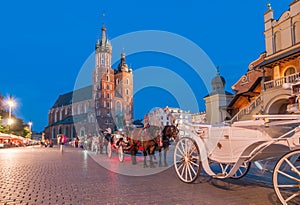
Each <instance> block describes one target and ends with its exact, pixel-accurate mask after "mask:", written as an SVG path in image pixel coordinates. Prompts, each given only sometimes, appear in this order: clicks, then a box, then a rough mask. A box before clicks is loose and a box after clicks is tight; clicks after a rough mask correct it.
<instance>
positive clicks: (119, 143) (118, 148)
mask: <svg viewBox="0 0 300 205" xmlns="http://www.w3.org/2000/svg"><path fill="white" fill-rule="evenodd" d="M106 138H107V140H108V145H107V155H108V157H109V158H111V157H112V155H113V152H116V153H118V157H119V161H120V162H123V161H124V152H130V149H131V146H130V143H129V141H128V140H127V137H126V136H125V134H124V133H122V132H118V133H114V134H110V133H107V134H106Z"/></svg>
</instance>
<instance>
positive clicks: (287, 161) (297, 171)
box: [284, 159, 300, 176]
mask: <svg viewBox="0 0 300 205" xmlns="http://www.w3.org/2000/svg"><path fill="white" fill-rule="evenodd" d="M284 161H286V163H288V165H290V167H291V168H292V169H291V170H292V171H293V172H295V173H297V174H298V176H300V172H299V170H298V169H297V168H296V167H295V166H294V165H293V164H292V163H291V162H290V160H288V159H285V160H284Z"/></svg>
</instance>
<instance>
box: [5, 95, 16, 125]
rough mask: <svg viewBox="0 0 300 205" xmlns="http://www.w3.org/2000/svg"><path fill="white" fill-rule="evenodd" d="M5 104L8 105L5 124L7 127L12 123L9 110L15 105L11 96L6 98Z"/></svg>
mask: <svg viewBox="0 0 300 205" xmlns="http://www.w3.org/2000/svg"><path fill="white" fill-rule="evenodd" d="M6 104H7V105H8V107H9V110H8V121H7V124H8V128H10V125H12V123H13V119H12V118H11V111H12V108H13V107H14V106H15V105H16V103H15V101H14V100H13V98H12V96H9V99H8V100H7V102H6Z"/></svg>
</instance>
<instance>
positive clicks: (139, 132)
mask: <svg viewBox="0 0 300 205" xmlns="http://www.w3.org/2000/svg"><path fill="white" fill-rule="evenodd" d="M160 132H161V129H160V128H159V127H157V126H147V127H144V128H134V129H131V130H129V131H128V136H129V139H130V140H129V141H130V144H131V157H132V164H136V154H137V152H138V150H142V151H143V154H144V167H148V165H147V161H146V159H147V156H149V157H150V167H154V163H153V155H154V152H155V149H156V148H157V144H158V142H159V140H160Z"/></svg>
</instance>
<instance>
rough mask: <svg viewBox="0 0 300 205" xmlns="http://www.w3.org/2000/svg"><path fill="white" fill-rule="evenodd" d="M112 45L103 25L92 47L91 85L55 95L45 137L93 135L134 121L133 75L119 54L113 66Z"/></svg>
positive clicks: (123, 54) (120, 127) (123, 55)
mask: <svg viewBox="0 0 300 205" xmlns="http://www.w3.org/2000/svg"><path fill="white" fill-rule="evenodd" d="M111 59H112V46H111V44H110V41H109V40H108V38H107V35H106V28H105V27H104V26H103V27H102V35H101V39H98V40H97V42H96V46H95V68H94V70H93V77H92V78H93V79H92V85H91V86H87V87H84V88H81V89H78V90H74V91H72V92H69V93H66V94H62V95H60V96H59V97H58V99H57V100H56V102H55V103H54V105H53V106H52V108H51V109H50V110H49V112H48V126H47V127H46V128H45V135H46V138H52V139H54V138H56V136H57V135H58V134H62V133H64V134H65V135H66V136H67V137H68V138H76V137H78V136H79V137H83V136H89V135H91V136H92V135H95V134H96V133H97V132H99V129H103V130H104V129H106V128H108V127H110V128H111V129H113V130H114V129H122V128H123V127H124V126H125V125H127V124H129V123H132V120H133V74H132V69H130V68H129V67H128V65H127V64H126V58H125V53H122V54H121V59H120V63H119V65H118V68H116V69H112V62H111Z"/></svg>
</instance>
